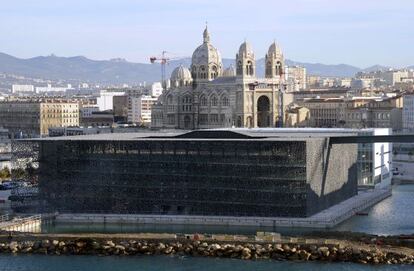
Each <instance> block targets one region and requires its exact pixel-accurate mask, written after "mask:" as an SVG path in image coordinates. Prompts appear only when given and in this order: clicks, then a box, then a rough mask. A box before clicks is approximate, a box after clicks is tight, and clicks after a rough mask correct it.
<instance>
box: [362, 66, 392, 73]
mask: <svg viewBox="0 0 414 271" xmlns="http://www.w3.org/2000/svg"><path fill="white" fill-rule="evenodd" d="M390 68H391V67H389V66H381V65H374V66H371V67H368V68H365V69H363V70H362V71H363V72H375V71H385V70H389V69H390Z"/></svg>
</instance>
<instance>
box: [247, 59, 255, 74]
mask: <svg viewBox="0 0 414 271" xmlns="http://www.w3.org/2000/svg"><path fill="white" fill-rule="evenodd" d="M246 75H250V76H252V75H253V63H252V62H251V61H247V65H246Z"/></svg>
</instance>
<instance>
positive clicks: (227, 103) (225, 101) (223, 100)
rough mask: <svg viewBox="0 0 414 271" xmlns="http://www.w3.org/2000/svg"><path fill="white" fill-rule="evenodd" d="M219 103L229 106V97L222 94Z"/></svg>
mask: <svg viewBox="0 0 414 271" xmlns="http://www.w3.org/2000/svg"><path fill="white" fill-rule="evenodd" d="M221 105H222V106H230V101H229V98H228V97H227V96H223V97H222V98H221Z"/></svg>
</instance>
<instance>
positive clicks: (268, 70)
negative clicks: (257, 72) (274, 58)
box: [266, 61, 272, 76]
mask: <svg viewBox="0 0 414 271" xmlns="http://www.w3.org/2000/svg"><path fill="white" fill-rule="evenodd" d="M266 75H267V76H272V63H271V62H270V61H269V62H267V63H266Z"/></svg>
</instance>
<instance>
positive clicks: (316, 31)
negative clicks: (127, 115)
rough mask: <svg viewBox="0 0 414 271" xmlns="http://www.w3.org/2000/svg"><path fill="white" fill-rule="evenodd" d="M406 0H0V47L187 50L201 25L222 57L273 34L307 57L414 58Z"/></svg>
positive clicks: (22, 53)
mask: <svg viewBox="0 0 414 271" xmlns="http://www.w3.org/2000/svg"><path fill="white" fill-rule="evenodd" d="M413 21H414V1H413V0H285V1H280V0H250V1H245V0H237V1H234V0H204V1H199V0H111V1H110V0H0V52H4V53H7V54H11V55H14V56H16V57H21V58H30V57H34V56H38V55H50V54H55V55H57V56H78V55H82V56H86V57H88V58H92V59H102V60H104V59H111V58H125V59H126V60H128V61H132V62H143V63H148V62H149V57H150V56H158V55H160V54H161V52H162V51H167V52H169V53H168V55H169V57H171V58H180V57H186V56H191V54H192V52H193V51H194V49H195V48H196V47H197V46H198V45H200V44H201V42H202V32H203V30H204V28H205V24H206V22H207V23H208V29H209V31H210V35H211V41H212V44H213V45H214V46H215V47H216V48H218V50H219V51H220V53H221V55H222V57H224V58H234V57H235V54H236V53H237V51H238V48H239V46H240V44H241V43H242V42H243V41H244V40H247V41H248V42H250V43H251V44H252V46H253V49H254V51H255V55H256V58H257V59H258V58H261V57H264V55H265V54H266V52H267V49H268V47H269V45H270V44H271V43H272V42H273V41H274V40H275V41H276V42H278V43H279V44H280V46H281V48H282V50H283V52H284V55H285V58H288V59H291V60H295V61H300V62H311V63H324V64H342V63H344V64H350V65H354V66H357V67H361V68H365V67H368V66H371V65H375V64H380V65H387V66H392V67H404V66H408V65H414V23H413Z"/></svg>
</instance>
